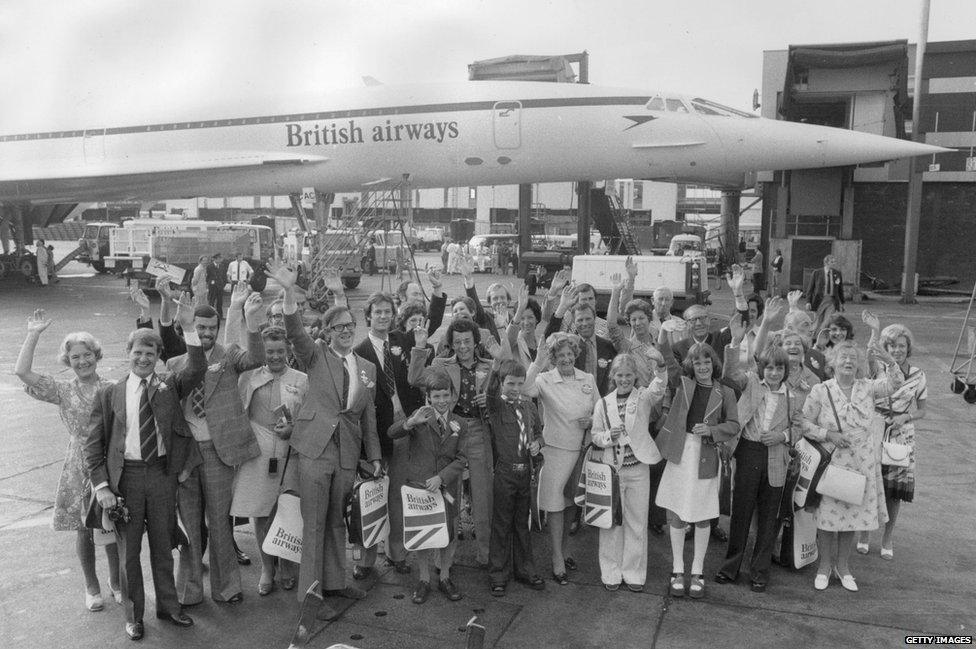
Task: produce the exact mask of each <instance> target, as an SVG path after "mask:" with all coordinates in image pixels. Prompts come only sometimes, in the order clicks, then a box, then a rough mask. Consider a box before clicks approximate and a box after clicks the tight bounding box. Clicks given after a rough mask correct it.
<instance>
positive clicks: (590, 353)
mask: <svg viewBox="0 0 976 649" xmlns="http://www.w3.org/2000/svg"><path fill="white" fill-rule="evenodd" d="M586 371H587V373H588V374H592V375H593V378H596V342H594V340H593V339H592V338H588V339H587V341H586Z"/></svg>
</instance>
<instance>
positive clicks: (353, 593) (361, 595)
mask: <svg viewBox="0 0 976 649" xmlns="http://www.w3.org/2000/svg"><path fill="white" fill-rule="evenodd" d="M322 594H323V595H330V596H332V597H345V598H346V599H366V591H365V590H361V589H359V588H356V587H355V586H343V587H342V588H339V589H335V590H326V591H323V593H322Z"/></svg>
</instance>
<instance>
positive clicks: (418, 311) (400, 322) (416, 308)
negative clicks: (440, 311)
mask: <svg viewBox="0 0 976 649" xmlns="http://www.w3.org/2000/svg"><path fill="white" fill-rule="evenodd" d="M415 315H419V316H422V317H424V318H426V317H427V308H426V307H425V306H424V305H423V304H405V305H403V306H402V307H400V312H399V313H398V314H397V318H396V327H397V329H399V330H400V331H406V330H407V321H408V320H410V318H412V317H414V316H415Z"/></svg>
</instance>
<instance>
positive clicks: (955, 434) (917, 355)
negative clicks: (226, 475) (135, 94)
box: [0, 254, 976, 649]
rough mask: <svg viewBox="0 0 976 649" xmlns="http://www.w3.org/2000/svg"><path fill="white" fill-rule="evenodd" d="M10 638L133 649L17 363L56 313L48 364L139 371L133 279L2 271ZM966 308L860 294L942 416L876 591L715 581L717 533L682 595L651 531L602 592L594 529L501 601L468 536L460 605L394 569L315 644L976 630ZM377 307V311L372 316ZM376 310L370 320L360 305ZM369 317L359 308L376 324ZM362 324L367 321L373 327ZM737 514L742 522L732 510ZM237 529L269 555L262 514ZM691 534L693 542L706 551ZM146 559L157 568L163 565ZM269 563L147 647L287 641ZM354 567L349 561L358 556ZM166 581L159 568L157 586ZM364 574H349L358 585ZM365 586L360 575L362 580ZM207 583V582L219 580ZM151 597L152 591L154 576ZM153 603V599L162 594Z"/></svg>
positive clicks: (538, 547) (777, 641)
mask: <svg viewBox="0 0 976 649" xmlns="http://www.w3.org/2000/svg"><path fill="white" fill-rule="evenodd" d="M418 258H419V259H420V261H419V265H420V266H421V267H422V266H423V265H424V262H425V261H430V262H431V263H435V261H437V260H438V256H437V255H434V254H424V255H418ZM496 280H501V281H504V282H506V283H507V282H509V281H512V278H511V276H509V277H507V278H505V277H498V276H487V275H486V276H477V285H478V288H479V291H480V292H481V293H482V294H483V293H484V289H485V288H486V286H487V284H488V283H489V282H491V281H496ZM381 283H384V286H383V288H386V289H389V278H387V277H386V276H383V275H378V276H375V277H367V278H364V281H363V284H362V285H361V287H360V288H359V289H357V290H356V291H353V292H350V297H351V298H352V301H353V305H354V306H356V305H361V304H362V302H363V301H364V300H365V298H366V296H367V295H369V293H370V292H371V291H373V290H377V289H378V288H380V284H381ZM445 288H446V290H447V292H448V294H449V295H458V294H460V293H461V289H462V287H461V279H460V277H456V276H455V277H449V278H447V280H446V282H445ZM0 304H2V308H0V334H2V335H0V421H2V422H3V425H2V427H0V431H2V432H0V435H2V436H3V437H2V439H3V453H0V557H2V568H3V570H2V572H0V575H2V578H0V647H3V648H8V647H18V648H19V647H25V648H26V647H31V648H33V647H58V646H60V647H66V648H71V649H75V648H77V649H83V648H88V647H92V648H95V647H97V648H99V649H104V648H108V647H126V646H132V644H131V642H130V641H129V640H128V639H127V638H126V637H125V635H124V633H123V626H122V624H123V616H122V611H121V607H118V606H117V605H115V604H114V603H113V602H112V601H111V596H110V592H109V590H108V585H107V580H108V576H107V575H108V570H107V567H106V563H105V559H104V555H101V553H100V555H101V556H99V558H98V569H99V575H100V577H101V579H102V585H103V592H104V593H105V595H106V599H107V602H108V603H107V604H106V609H105V610H104V611H102V612H98V613H90V612H88V611H87V610H85V608H84V606H83V602H84V597H83V593H84V582H83V579H82V576H81V570H80V567H79V565H78V561H77V558H76V556H75V552H74V535H73V534H70V533H57V532H53V531H52V530H51V527H50V521H51V511H52V506H53V497H54V492H55V487H56V485H57V479H58V475H59V473H60V470H61V465H62V461H63V457H64V449H65V446H66V439H65V430H64V425H63V423H62V422H61V421H60V418H59V416H58V412H57V409H56V408H55V407H54V406H51V405H48V404H43V403H40V402H38V401H35V400H33V399H30V398H29V397H27V396H26V395H25V394H24V392H23V388H22V386H21V384H20V382H19V380H18V379H17V378H16V377H15V376H14V375H13V364H14V362H15V360H16V356H17V352H18V350H19V348H20V344H21V342H22V341H23V338H24V333H25V325H24V323H25V321H26V318H27V316H28V314H29V313H30V312H31V310H32V309H34V308H44V309H46V310H47V312H48V315H49V317H52V318H54V324H52V326H51V328H50V329H49V330H48V331H47V332H46V333H45V334H44V337H43V339H42V341H43V342H42V346H41V347H40V349H39V350H38V353H37V356H36V359H35V363H34V368H35V370H36V371H39V372H45V373H51V374H56V375H60V376H67V375H68V373H67V370H65V369H64V368H62V367H61V366H59V365H58V362H57V353H56V346H57V345H58V343H59V342H60V340H61V338H62V337H63V336H64V335H65V334H66V333H67V332H68V331H74V330H78V329H85V330H88V331H90V332H91V333H93V334H94V335H95V336H96V337H97V338H99V339H100V340H101V341H102V342H103V345H104V348H105V352H104V356H105V357H104V359H103V360H102V362H101V365H100V374H101V375H102V376H107V377H109V378H119V377H120V376H122V375H123V374H124V372H125V367H126V364H125V361H124V349H123V345H124V340H125V336H126V334H127V332H128V331H129V330H130V329H131V328H132V327H133V326H134V324H133V323H134V319H135V317H136V314H137V308H136V307H135V305H133V304H132V303H131V302H130V301H128V298H127V293H126V290H125V288H124V285H123V282H122V281H121V280H119V279H117V278H114V277H111V276H107V275H93V274H92V273H91V271H90V270H88V269H87V268H86V267H84V266H81V265H80V264H75V263H72V264H70V265H69V266H68V267H66V268H65V269H64V271H62V279H61V282H60V283H59V284H57V285H56V286H52V287H47V288H41V287H37V286H34V285H29V284H26V283H24V282H22V281H19V280H10V279H8V280H2V281H0ZM966 306H967V305H966V304H958V303H944V302H927V303H925V304H922V305H916V306H903V305H900V304H898V303H896V302H891V301H887V300H883V301H882V300H874V301H870V302H867V303H865V304H864V305H849V309H848V310H849V311H851V312H852V313H851V315H852V316H853V317H852V320H854V321H855V327H856V330H857V334H858V339H859V340H860V339H861V338H863V337H864V328H863V326H861V325H860V319H859V310H860V308H862V307H868V308H871V309H872V310H874V311H875V312H876V313H878V314H879V316H880V318H881V321H882V323H883V324H889V323H891V322H901V323H903V324H905V325H907V326H908V327H909V328H910V329H912V331H913V332H914V333H915V336H916V343H915V348H914V355H913V359H912V360H913V362H914V363H915V364H917V365H918V366H920V367H921V368H922V369H923V370H924V371H925V372H926V373H927V376H928V379H929V400H928V415H927V417H926V418H925V419H924V420H922V421H921V422H920V424H919V426H918V429H919V431H918V445H919V448H918V458H919V460H918V471H917V477H916V481H917V487H916V494H915V502H913V503H911V504H905V505H903V506H902V509H901V515H900V518H899V521H898V527H897V529H896V534H895V539H894V561H883V560H882V559H881V558H880V556H879V554H878V544H879V541H880V533H877V532H876V533H875V534H874V535H873V536H872V547H871V553H870V554H869V555H867V556H861V555H857V554H854V555H853V558H852V562H851V565H852V571H853V574H854V575H855V576H856V577H857V581H858V585H859V586H860V592H858V593H849V592H847V591H845V590H843V589H842V588H841V587H840V585H839V584H838V583H837V581H836V580H834V581H832V583H831V586H830V588H829V589H828V590H826V591H824V592H816V591H814V589H813V577H814V567H813V566H808V567H806V568H804V569H802V570H799V571H796V570H788V569H785V568H782V567H779V566H774V567H773V570H772V573H771V577H770V585H769V589H768V591H767V592H766V593H764V594H757V593H753V592H751V591H750V590H749V588H748V579H747V576H746V575H743V576H741V577H740V582H739V584H738V585H718V584H715V583H714V582H712V581H711V577H712V576H713V575H714V573H715V571H716V569H717V568H718V565H719V562H720V561H721V559H722V557H723V556H724V550H725V548H724V547H722V545H721V544H718V543H716V542H712V543H711V545H710V547H709V552H708V557H707V560H706V563H705V574H706V579H707V581H706V597H705V598H704V599H703V600H698V601H695V600H689V599H687V598H683V599H673V598H671V597H669V596H667V595H666V590H667V588H666V580H667V576H668V574H669V573H670V571H671V558H670V556H671V554H670V547H669V543H668V539H667V537H666V536H654V535H650V536H649V561H648V575H647V584H646V589H645V592H643V593H640V594H634V593H631V592H628V591H626V590H625V589H624V590H620V591H617V592H615V593H609V592H607V591H605V590H604V588H603V586H602V584H601V581H600V574H599V567H598V564H597V538H598V532H597V530H596V529H593V528H589V529H584V530H583V531H582V532H580V533H579V534H578V535H577V536H575V537H574V538H573V540H572V541H571V545H570V547H571V553H572V555H573V556H574V557H575V558H576V560H577V562H578V563H579V566H580V569H579V570H578V571H576V572H570V584H569V585H567V586H559V585H558V584H556V583H555V582H554V581H552V580H551V579H549V580H547V583H546V590H545V591H544V592H536V591H532V590H529V589H527V588H526V587H524V586H522V585H520V584H515V583H513V584H511V585H510V586H509V590H508V594H507V595H506V596H505V597H503V598H494V597H491V596H490V594H489V590H488V583H487V575H486V574H485V573H484V572H483V571H481V570H479V569H478V568H477V567H475V565H474V550H473V548H472V547H471V546H472V543H471V542H470V541H467V540H465V541H461V543H460V546H459V548H460V549H459V553H458V560H457V565H456V567H455V569H454V570H453V571H452V578H453V579H454V581H455V582H456V583H457V584H458V586H459V587H460V589H461V591H462V592H463V594H464V599H462V600H461V601H460V602H456V603H453V602H449V601H447V600H446V599H445V598H444V597H443V596H442V595H441V594H440V593H438V592H437V591H436V590H435V591H434V592H432V594H431V598H430V600H429V601H428V602H427V603H426V604H424V605H422V606H417V605H414V604H413V603H411V602H410V593H411V591H412V588H413V585H414V582H413V578H411V577H410V576H409V575H408V576H405V577H404V576H401V575H397V574H395V573H393V572H392V571H391V570H390V569H383V570H381V571H380V573H379V575H378V579H377V580H375V581H372V582H368V583H367V586H368V587H369V595H368V597H367V598H366V599H365V600H363V601H358V602H352V601H348V600H336V599H332V600H329V601H330V603H331V604H333V605H335V606H340V607H344V611H343V613H342V615H341V617H340V618H339V619H338V620H337V621H335V622H333V623H331V624H324V625H321V626H320V627H316V628H315V629H314V630H313V633H314V637H312V639H311V640H310V642H309V643H308V645H307V646H309V647H313V648H314V647H318V648H325V647H330V646H331V645H333V644H338V643H346V644H348V645H350V646H354V647H358V648H361V649H367V648H371V649H372V648H376V649H380V648H395V649H414V648H417V649H420V648H423V649H433V648H438V649H440V648H444V649H447V648H457V647H463V646H465V641H466V635H465V624H466V623H467V622H468V620H469V619H471V618H472V617H473V616H478V618H479V620H480V621H481V623H482V624H483V625H484V626H485V629H486V641H485V644H484V646H485V647H497V648H499V649H503V648H513V649H514V648H519V649H523V648H532V649H544V648H549V647H553V648H564V647H565V648H589V647H604V646H606V647H620V648H622V649H629V648H632V647H633V648H637V647H640V648H658V647H659V648H671V647H675V648H681V647H700V646H702V645H707V646H711V647H739V646H745V645H749V646H752V647H784V646H791V645H792V646H796V647H837V646H840V647H865V648H876V647H897V646H903V645H905V644H906V638H907V637H909V636H914V635H919V634H934V635H940V636H971V635H972V634H973V629H974V625H976V556H974V552H976V543H974V540H976V498H974V496H976V477H974V476H976V472H974V470H973V468H972V458H973V457H976V442H974V436H973V428H974V426H973V423H974V422H976V405H970V404H968V403H966V402H965V401H964V400H963V398H962V396H961V395H956V394H953V393H952V392H951V391H950V390H949V385H950V379H951V377H950V374H949V367H950V365H952V360H953V351H954V349H955V346H956V342H957V340H958V337H959V334H960V330H961V327H962V324H963V318H964V316H965V313H966ZM731 308H732V307H731V299H730V296H729V292H728V290H727V289H725V290H724V291H718V292H717V293H716V294H715V296H714V305H713V307H712V311H713V313H715V314H726V313H730V312H731ZM360 313H361V312H360ZM360 318H361V315H360ZM360 322H361V319H360ZM359 331H360V334H362V332H363V329H360V330H359ZM723 527H725V528H726V529H727V528H728V521H727V520H724V519H723ZM237 539H238V543H239V544H240V545H241V547H242V549H244V551H245V552H247V553H248V554H250V555H251V556H252V558H255V559H256V555H257V547H256V543H255V539H254V536H253V534H252V533H251V532H250V529H249V527H247V526H242V527H238V528H237ZM533 543H534V545H535V555H536V560H537V566H538V568H539V571H540V573H541V574H543V575H548V574H549V570H548V567H549V560H548V541H547V536H546V535H545V534H541V533H540V534H535V535H534V536H533ZM690 546H691V544H690V543H689V544H688V546H687V547H686V561H687V560H690V554H691V547H690ZM148 564H149V562H148V555H146V556H145V558H144V560H143V565H144V566H146V567H148ZM255 564H257V561H255V562H254V563H252V565H251V566H248V567H244V568H243V569H242V570H243V579H244V584H245V593H244V601H243V602H242V603H240V604H238V605H228V604H217V603H214V602H212V601H211V600H209V599H207V600H205V602H204V603H202V604H199V605H197V606H195V607H192V608H189V609H187V613H188V614H189V615H191V616H192V617H193V618H194V620H195V622H196V624H195V625H194V626H193V627H192V628H190V629H188V630H181V629H177V628H175V627H172V626H161V624H160V623H158V622H157V620H155V618H152V616H150V618H152V619H150V618H147V619H146V637H145V639H144V640H143V641H142V643H141V644H142V645H143V646H147V647H179V648H180V649H197V648H200V649H218V648H223V647H280V648H282V649H284V648H285V647H287V646H288V645H289V642H290V640H291V638H292V634H293V633H294V631H295V625H296V620H297V616H298V611H299V605H298V602H297V599H296V595H295V592H294V591H291V592H286V591H282V590H280V589H278V590H276V591H274V592H273V593H272V594H271V595H269V596H267V597H259V596H258V595H257V581H258V575H259V567H258V566H257V565H255ZM349 565H350V571H351V562H350V564H349ZM150 580H151V577H150V576H149V575H148V573H147V575H146V583H147V587H148V585H149V583H150ZM351 580H352V579H351V576H350V581H351ZM358 583H360V584H361V583H362V582H358ZM207 592H209V586H207ZM147 598H148V599H149V600H152V592H151V588H148V590H147ZM147 610H149V611H152V610H153V603H152V602H151V601H149V602H148V603H147Z"/></svg>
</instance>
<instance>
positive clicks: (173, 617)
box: [156, 612, 193, 628]
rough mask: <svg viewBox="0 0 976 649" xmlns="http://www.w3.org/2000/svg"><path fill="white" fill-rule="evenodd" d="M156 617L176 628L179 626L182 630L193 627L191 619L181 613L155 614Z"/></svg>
mask: <svg viewBox="0 0 976 649" xmlns="http://www.w3.org/2000/svg"><path fill="white" fill-rule="evenodd" d="M156 617H157V618H159V619H160V620H162V621H164V622H169V623H170V624H175V625H176V626H181V627H183V628H186V627H188V626H193V618H192V617H190V616H189V615H187V614H186V613H183V612H180V613H156Z"/></svg>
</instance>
